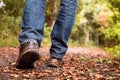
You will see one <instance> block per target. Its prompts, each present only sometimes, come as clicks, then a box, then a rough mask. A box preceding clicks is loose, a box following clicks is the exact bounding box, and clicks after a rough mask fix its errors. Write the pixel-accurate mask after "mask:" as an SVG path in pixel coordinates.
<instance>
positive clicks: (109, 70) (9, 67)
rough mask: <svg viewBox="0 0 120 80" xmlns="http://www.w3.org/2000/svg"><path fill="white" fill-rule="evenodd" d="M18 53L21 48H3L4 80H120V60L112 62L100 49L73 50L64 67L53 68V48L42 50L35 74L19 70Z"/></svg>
mask: <svg viewBox="0 0 120 80" xmlns="http://www.w3.org/2000/svg"><path fill="white" fill-rule="evenodd" d="M18 51H19V48H18V47H3V48H0V80H120V59H119V58H114V59H110V56H109V54H108V53H106V52H105V51H104V50H103V49H100V48H84V47H70V48H69V49H68V51H67V53H66V55H65V57H64V60H63V65H62V66H61V67H60V68H51V67H47V65H46V59H48V57H49V47H42V48H40V50H39V51H40V55H42V57H41V58H40V59H39V60H38V61H36V62H35V68H34V69H33V70H31V69H29V70H20V69H16V68H15V64H16V59H17V57H18Z"/></svg>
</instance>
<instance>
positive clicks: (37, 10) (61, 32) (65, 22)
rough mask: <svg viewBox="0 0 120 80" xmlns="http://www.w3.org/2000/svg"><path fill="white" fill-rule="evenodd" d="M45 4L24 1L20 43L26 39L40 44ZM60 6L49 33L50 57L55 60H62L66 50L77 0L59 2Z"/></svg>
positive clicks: (41, 0) (43, 0) (35, 1)
mask: <svg viewBox="0 0 120 80" xmlns="http://www.w3.org/2000/svg"><path fill="white" fill-rule="evenodd" d="M45 2H46V0H26V5H25V9H24V13H23V19H22V27H21V28H22V32H21V33H20V35H19V41H20V43H22V42H24V41H25V40H26V39H27V40H28V39H34V40H37V42H38V44H40V43H41V41H42V38H43V30H44V21H45V14H44V11H45ZM60 5H61V6H60V11H59V14H58V17H57V19H56V22H55V24H54V26H53V30H52V33H51V41H52V46H51V48H50V53H51V54H50V55H51V56H53V57H56V58H63V56H64V55H65V53H66V51H67V49H68V46H67V42H68V39H69V36H70V34H71V31H72V28H73V26H74V21H75V16H76V7H77V0H61V4H60ZM51 7H52V6H51Z"/></svg>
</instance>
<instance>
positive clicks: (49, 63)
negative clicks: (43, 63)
mask: <svg viewBox="0 0 120 80" xmlns="http://www.w3.org/2000/svg"><path fill="white" fill-rule="evenodd" d="M61 65H62V59H57V58H54V57H50V58H49V59H48V61H47V66H48V67H53V68H58V67H60V66H61Z"/></svg>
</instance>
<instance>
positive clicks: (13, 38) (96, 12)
mask: <svg viewBox="0 0 120 80" xmlns="http://www.w3.org/2000/svg"><path fill="white" fill-rule="evenodd" d="M25 1H26V0H0V47H5V46H10V47H16V46H19V42H18V35H19V33H20V32H21V29H20V25H21V18H22V13H23V9H24V4H25ZM78 1H79V3H78V9H77V13H76V22H75V25H74V29H73V32H72V34H71V37H70V40H69V42H68V45H69V46H78V47H79V46H83V47H101V48H104V49H105V50H106V51H108V52H110V53H111V54H116V55H118V56H120V0H78ZM59 6H60V0H46V21H45V25H44V26H45V29H44V33H45V34H44V38H43V41H42V46H50V44H51V42H50V32H51V30H52V28H53V25H54V21H55V19H56V16H57V13H58V11H59Z"/></svg>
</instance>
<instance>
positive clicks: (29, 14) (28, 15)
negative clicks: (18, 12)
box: [19, 0, 46, 44]
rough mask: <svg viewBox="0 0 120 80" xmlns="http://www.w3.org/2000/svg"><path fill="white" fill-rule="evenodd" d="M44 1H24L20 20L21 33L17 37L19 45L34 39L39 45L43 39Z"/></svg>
mask: <svg viewBox="0 0 120 80" xmlns="http://www.w3.org/2000/svg"><path fill="white" fill-rule="evenodd" d="M45 1H46V0H26V5H25V8H24V13H23V18H22V25H21V28H22V32H21V34H20V35H19V41H20V43H23V42H24V41H25V40H27V39H34V40H37V42H38V43H39V44H40V42H41V40H42V37H43V28H44V21H45V14H44V12H45Z"/></svg>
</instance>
